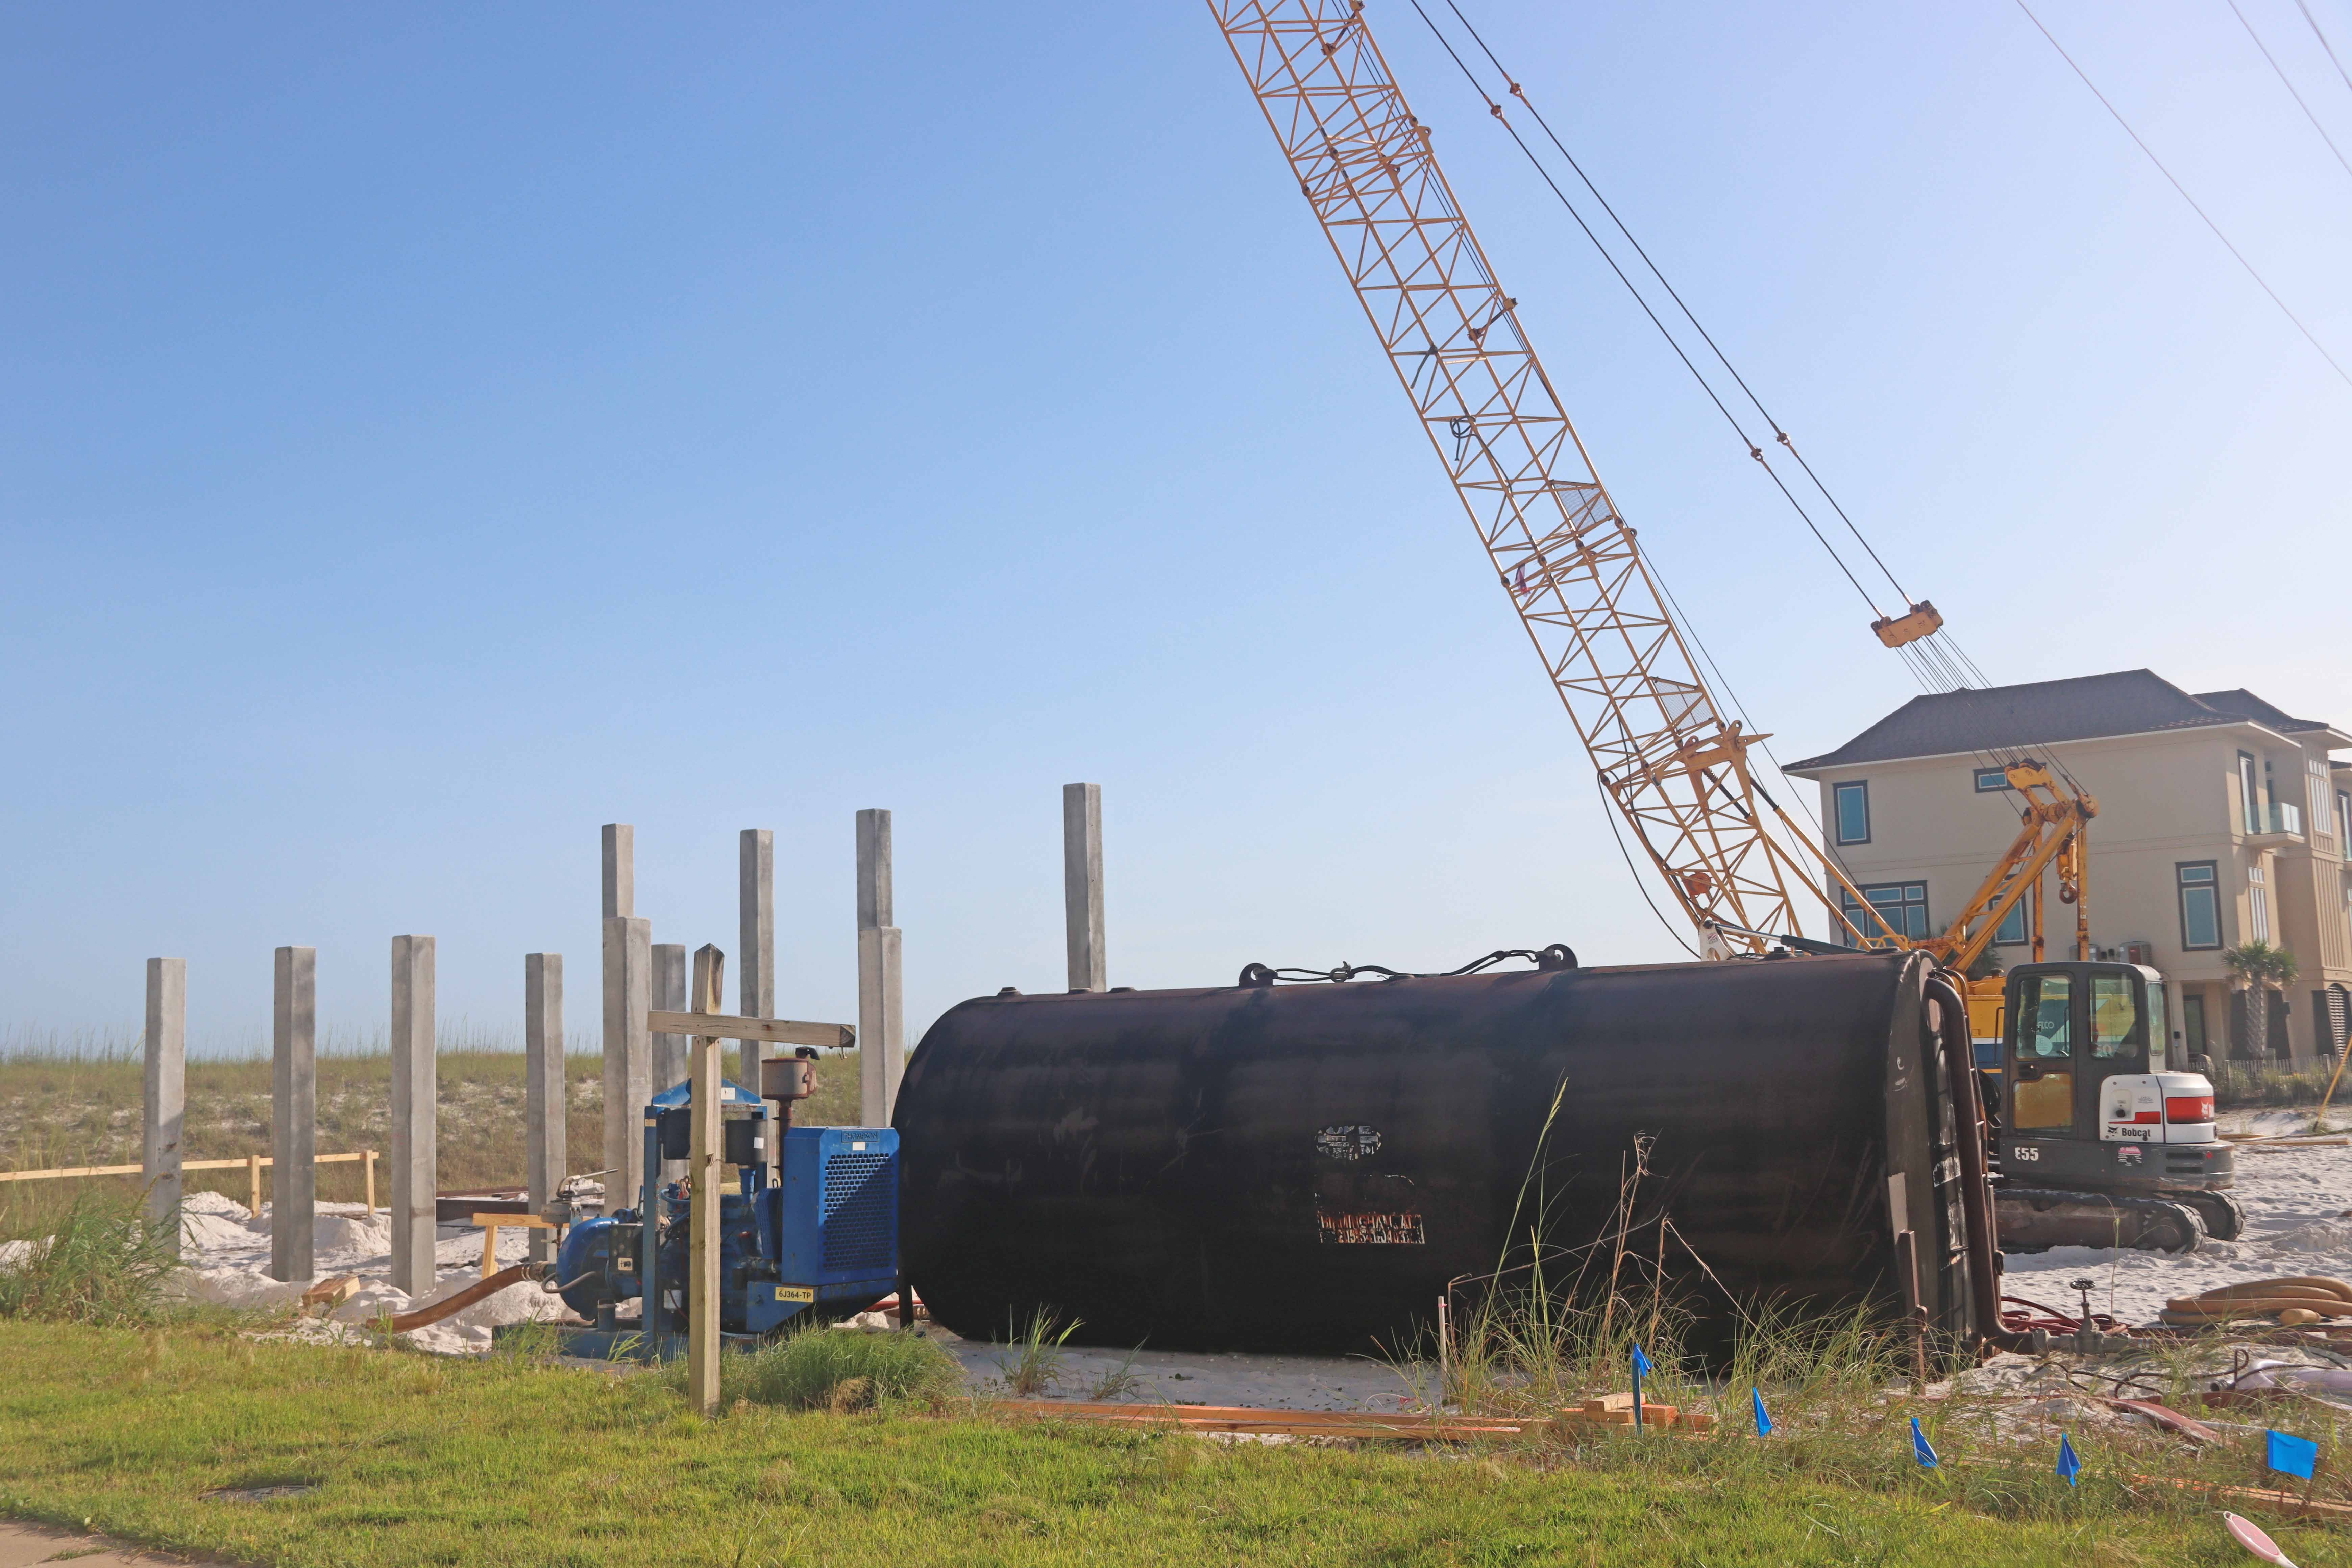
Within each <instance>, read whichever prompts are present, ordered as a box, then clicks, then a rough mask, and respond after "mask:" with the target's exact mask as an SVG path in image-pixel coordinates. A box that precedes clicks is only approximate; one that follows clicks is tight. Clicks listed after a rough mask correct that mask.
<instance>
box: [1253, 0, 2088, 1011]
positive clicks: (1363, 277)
mask: <svg viewBox="0 0 2352 1568" xmlns="http://www.w3.org/2000/svg"><path fill="white" fill-rule="evenodd" d="M1209 8H1210V10H1211V12H1212V13H1213V15H1214V16H1215V17H1216V21H1217V25H1218V26H1219V27H1220V28H1221V29H1222V30H1223V34H1224V37H1225V41H1226V42H1227V44H1228V45H1230V46H1231V47H1232V49H1233V54H1234V60H1235V62H1236V63H1237V64H1239V66H1240V67H1241V69H1242V74H1243V76H1244V78H1246V79H1247V80H1248V82H1249V85H1250V89H1251V91H1252V92H1253V93H1254V94H1255V96H1256V99H1257V102H1258V106H1259V108H1260V109H1262V110H1264V111H1265V120H1266V123H1267V125H1268V126H1269V127H1271V128H1272V130H1273V132H1274V134H1275V139H1276V142H1279V143H1280V144H1281V147H1282V151H1283V155H1284V156H1285V157H1286V158H1287V159H1288V160H1289V163H1290V167H1291V171H1292V173H1293V174H1295V175H1296V176H1297V181H1298V189H1299V192H1300V194H1301V195H1304V196H1305V197H1306V198H1307V204H1308V205H1310V206H1311V207H1312V208H1313V209H1314V211H1315V216H1316V217H1317V219H1318V221H1319V222H1320V223H1321V224H1322V226H1323V232H1324V234H1325V236H1326V237H1328V239H1329V240H1330V242H1331V248H1332V251H1333V253H1334V254H1335V255H1337V256H1338V258H1339V264H1340V266H1341V268H1343V269H1344V270H1345V271H1346V273H1347V275H1348V281H1349V284H1350V285H1351V286H1352V287H1353V288H1354V289H1355V291H1356V297H1357V299H1358V300H1360V302H1361V303H1362V305H1363V308H1364V313H1365V315H1366V316H1367V317H1368V318H1370V321H1371V323H1372V329H1373V331H1375V332H1376V333H1377V334H1378V335H1379V337H1380V340H1381V348H1382V349H1383V350H1384V351H1385V352H1386V353H1387V354H1388V357H1389V363H1390V365H1391V367H1392V368H1393V369H1394V371H1395V372H1396V376H1397V381H1398V383H1399V384H1401V385H1402V387H1403V388H1404V391H1405V395H1406V396H1407V397H1408V398H1410V399H1411V400H1412V406H1413V412H1414V414H1415V416H1417V417H1418V418H1419V419H1420V421H1421V424H1422V428H1423V432H1424V433H1425V434H1426V435H1427V436H1428V437H1429V441H1430V445H1431V447H1433V449H1434V450H1435V452H1436V453H1437V456H1438V459H1439V460H1440V461H1441V462H1442V463H1444V466H1445V470H1446V474H1447V477H1448V478H1450V479H1452V480H1453V481H1454V491H1455V493H1456V494H1457V495H1458V496H1459V497H1460V498H1461V501H1462V505H1463V509H1464V510H1465V511H1466V512H1467V513H1468V514H1469V517H1470V521H1471V523H1472V525H1473V526H1474V527H1475V528H1476V530H1477V531H1478V539H1479V542H1480V544H1481V545H1482V546H1483V547H1484V548H1485V550H1486V556H1487V559H1488V561H1489V562H1490V563H1492V565H1493V567H1494V570H1495V573H1496V576H1497V578H1498V579H1499V580H1500V582H1501V584H1502V585H1503V588H1504V591H1505V592H1506V593H1507V595H1509V596H1510V599H1511V604H1512V607H1513V608H1514V609H1515V610H1516V611H1517V614H1518V616H1519V620H1520V622H1521V624H1522V625H1523V626H1525V627H1526V628H1527V632H1528V638H1529V639H1530V641H1532V642H1533V644H1534V645H1535V649H1536V652H1537V655H1538V657H1539V658H1541V659H1542V660H1543V665H1544V670H1545V673H1546V675H1547V676H1548V678H1549V679H1550V681H1551V683H1552V687H1553V689H1554V690H1555V691H1556V692H1557V693H1558V694H1559V699H1560V701H1561V703H1562V704H1563V705H1564V706H1565V707H1566V708H1567V710H1568V716H1569V720H1570V722H1571V723H1572V724H1574V725H1575V727H1576V732H1577V735H1578V737H1579V738H1580V740H1581V741H1582V742H1584V747H1585V750H1586V752H1588V753H1589V754H1590V755H1591V759H1592V763H1593V766H1594V768H1595V770H1596V771H1597V773H1598V776H1599V781H1600V784H1601V791H1602V793H1603V794H1605V795H1607V796H1608V797H1609V800H1610V803H1611V805H1612V806H1613V807H1614V808H1615V809H1616V811H1617V812H1618V813H1619V814H1620V815H1621V816H1622V817H1623V818H1624V820H1625V821H1626V822H1627V823H1628V824H1630V825H1631V826H1632V828H1633V837H1634V838H1635V839H1636V841H1637V842H1639V843H1640V845H1641V846H1642V849H1643V853H1645V854H1646V855H1648V857H1649V858H1650V860H1651V863H1652V864H1653V865H1654V866H1655V867H1656V868H1657V869H1658V872H1659V875H1660V876H1661V877H1662V878H1663V879H1664V881H1665V884H1666V887H1667V889H1668V890H1669V891H1670V892H1671V893H1672V895H1673V896H1674V898H1675V900H1676V901H1677V902H1678V903H1679V904H1680V905H1681V907H1682V909H1683V911H1684V913H1685V915H1687V916H1688V917H1689V919H1690V921H1691V922H1692V925H1693V926H1694V927H1695V928H1696V931H1697V933H1698V939H1699V948H1700V952H1702V954H1703V955H1705V956H1706V957H1710V958H1727V957H1731V956H1733V955H1734V954H1735V953H1736V952H1740V951H1743V950H1744V951H1747V952H1763V951H1764V949H1765V947H1766V945H1767V943H1768V942H1769V941H1771V940H1774V939H1778V938H1783V937H1786V938H1791V939H1796V940H1797V941H1799V942H1802V940H1803V936H1804V931H1803V922H1802V921H1801V919H1800V917H1799V913H1798V909H1797V903H1798V898H1799V893H1800V889H1801V890H1802V892H1803V894H1804V895H1805V896H1809V897H1816V898H1819V899H1821V900H1822V902H1823V903H1824V904H1825V905H1826V907H1827V909H1828V911H1829V916H1830V920H1831V921H1832V922H1833V923H1832V925H1831V926H1830V928H1829V929H1830V931H1832V933H1836V932H1840V931H1842V932H1843V942H1844V944H1845V945H1848V946H1863V947H1874V948H1877V947H1902V948H1917V949H1924V950H1927V951H1928V952H1933V953H1935V954H1936V955H1937V958H1938V959H1939V960H1940V961H1942V962H1943V963H1946V964H1948V965H1949V966H1950V967H1951V968H1953V969H1954V970H1956V971H1958V972H1961V973H1966V971H1967V970H1968V969H1969V967H1970V966H1971V965H1972V964H1974V963H1976V961H1977V960H1978V958H1979V956H1980V955H1981V954H1982V953H1983V952H1984V951H1985V949H1986V947H1987V946H1988V944H1989V943H1990V942H1991V940H1992V935H1993V932H1994V931H1995V930H1997V929H1998V928H1999V926H2000V922H2001V921H2003V920H2005V919H2007V918H2008V916H2009V913H2010V911H2011V910H2012V909H2013V908H2014V907H2016V905H2017V903H2018V901H2019V900H2021V899H2022V898H2023V897H2024V896H2025V893H2026V891H2027V889H2030V888H2032V887H2033V886H2034V885H2035V884H2036V883H2037V882H2038V881H2039V880H2040V879H2041V878H2042V875H2043V874H2044V872H2045V871H2047V870H2049V869H2051V868H2053V867H2055V868H2056V869H2057V872H2058V877H2059V881H2060V887H2061V894H2060V896H2061V898H2062V900H2065V901H2071V902H2073V903H2074V905H2075V908H2076V910H2077V919H2076V937H2075V942H2076V948H2077V953H2076V956H2077V957H2081V958H2087V957H2088V956H2089V948H2088V927H2087V924H2086V923H2085V921H2084V916H2083V914H2082V912H2081V910H2082V907H2083V906H2082V903H2081V896H2082V892H2083V889H2084V868H2085V867H2084V832H2085V829H2086V827H2087V825H2088V823H2089V820H2090V818H2091V817H2092V816H2095V814H2096V812H2097V809H2098V808H2097V805H2096V803H2095V801H2093V800H2092V799H2091V798H2090V796H2088V795H2085V794H2084V793H2082V792H2081V791H2080V790H2078V789H2074V788H2073V787H2072V786H2071V784H2069V785H2068V786H2066V787H2062V786H2061V785H2060V784H2059V783H2058V782H2057V781H2056V780H2054V779H2053V776H2052V774H2051V772H2050V770H2049V769H2047V768H2046V767H2044V766H2042V764H2041V763H2038V762H2034V761H2031V760H2025V759H2019V760H2015V761H2011V762H2010V763H2007V765H2006V768H2005V771H2006V773H2008V776H2009V780H2010V784H2011V786H2012V787H2013V788H2014V789H2016V790H2017V791H2018V793H2019V795H2020V796H2021V799H2022V800H2023V801H2024V802H2025V805H2024V810H2023V821H2022V825H2021V828H2020V831H2019V833H2018V836H2017V838H2016V840H2015V842H2014V843H2012V844H2011V847H2010V848H2009V850H2008V852H2007V853H2006V854H2004V855H2003V856H2002V858H2000V862H1999V863H1998V864H1997V865H1996V866H1995V867H1994V868H1993V869H1992V870H1991V872H1990V873H1989V874H1988V875H1987V877H1986V878H1985V879H1984V881H1983V883H1982V884H1981V885H1980V886H1979V889H1977V891H1976V893H1975V894H1974V895H1973V896H1972V897H1971V898H1970V900H1969V903H1968V905H1967V906H1966V907H1965V908H1964V909H1963V910H1962V911H1961V913H1960V916H1959V918H1958V920H1956V921H1954V922H1953V923H1952V924H1951V925H1950V926H1949V927H1948V928H1947V929H1946V931H1944V932H1943V933H1942V934H1941V935H1938V936H1934V937H1928V938H1913V937H1909V936H1907V935H1906V934H1905V933H1904V932H1902V931H1897V930H1895V927H1894V926H1892V925H1891V924H1889V923H1888V922H1887V921H1886V919H1885V916H1884V915H1882V914H1881V913H1880V912H1879V911H1878V910H1876V909H1875V908H1874V907H1873V906H1872V905H1871V903H1870V901H1869V900H1867V899H1865V898H1864V896H1863V895H1862V893H1861V891H1860V890H1859V889H1856V888H1855V887H1854V886H1853V883H1852V882H1851V881H1850V880H1848V879H1847V878H1846V876H1845V874H1844V872H1843V870H1842V869H1840V868H1839V867H1838V866H1837V864H1836V862H1835V861H1834V860H1833V859H1832V858H1831V857H1830V856H1829V855H1827V854H1826V853H1824V852H1823V850H1822V847H1821V846H1820V845H1819V844H1818V843H1816V842H1815V841H1814V840H1813V838H1812V837H1811V836H1810V835H1808V834H1807V833H1806V832H1805V831H1804V830H1803V829H1802V828H1801V826H1798V824H1797V823H1795V822H1794V821H1792V820H1791V819H1790V816H1789V815H1788V814H1787V813H1786V812H1784V811H1783V810H1781V808H1780V805H1779V803H1778V802H1776V801H1775V800H1774V799H1773V798H1772V797H1771V795H1769V793H1768V792H1767V791H1766V790H1765V789H1764V787H1763V786H1762V784H1760V783H1759V781H1758V779H1757V777H1756V775H1755V772H1754V769H1753V768H1752V766H1751V764H1750V761H1749V757H1748V752H1749V750H1750V748H1752V747H1754V746H1755V745H1756V744H1757V743H1758V742H1759V741H1762V740H1763V739H1765V738H1766V737H1765V736H1763V735H1760V734H1755V733H1750V732H1748V731H1745V730H1744V729H1743V728H1742V726H1741V725H1740V723H1739V722H1738V721H1734V720H1727V718H1726V717H1725V714H1724V712H1723V710H1722V708H1721V707H1720V705H1719V704H1718V703H1717V701H1716V700H1715V697H1714V696H1713V695H1712V693H1710V691H1709V690H1708V689H1707V685H1706V680H1705V679H1703V678H1702V676H1701V674H1700V672H1699V668H1698V665H1697V662H1696V660H1694V659H1693V658H1692V657H1691V650H1690V647H1689V646H1688V644H1687V643H1686V641H1685V637H1684V634H1683V631H1682V629H1681V627H1680V626H1677V625H1676V624H1675V617H1674V616H1673V615H1671V614H1670V613H1669V605H1670V601H1669V599H1668V598H1667V596H1666V595H1665V594H1664V592H1663V591H1662V590H1661V588H1660V586H1659V584H1658V581H1657V579H1656V576H1655V574H1654V573H1653V572H1652V570H1651V568H1650V566H1649V564H1648V563H1646V562H1645V561H1644V560H1643V555H1642V552H1641V549H1640V547H1639V542H1638V541H1637V539H1636V537H1635V533H1634V531H1633V528H1632V526H1630V525H1629V524H1628V523H1627V522H1626V521H1624V519H1623V517H1622V515H1621V514H1620V513H1619V511H1618V510H1617V506H1616V503H1615V502H1614V501H1613V500H1611V498H1610V495H1609V491H1608V489H1607V487H1605V486H1604V485H1603V484H1602V483H1601V478H1600V475H1599V474H1598V473H1597V472H1596V471H1595V469H1594V468H1593V465H1592V459H1591V455H1590V454H1589V453H1588V452H1587V451H1586V450H1585V447H1584V444H1583V442H1582V441H1581V440H1580V438H1579V437H1578V436H1577V434H1576V429H1575V426H1573V425H1572V424H1570V420H1569V417H1568V414H1567V411H1566V410H1565V409H1564V408H1563V407H1562V406H1561V405H1560V401H1559V394H1558V393H1557V392H1556V391H1555V390H1554V387H1553V384H1552V382H1551V379H1550V377H1549V375H1547V374H1545V371H1544V367H1543V363H1542V361H1541V360H1540V359H1539V358H1538V356H1537V353H1536V351H1535V348H1534V346H1533V345H1532V344H1531V343H1530V342H1528V337H1527V333H1526V332H1525V331H1524V330H1523V329H1522V328H1521V326H1520V323H1519V320H1518V316H1517V300H1515V299H1514V298H1513V297H1512V296H1511V295H1510V293H1509V292H1508V291H1507V289H1505V288H1504V287H1503V285H1502V282H1501V280H1500V279H1498V278H1497V276H1496V272H1495V268H1494V267H1493V266H1492V264H1491V263H1490V262H1489V261H1488V259H1487V258H1486V252H1485V250H1484V249H1483V248H1481V247H1480V246H1479V243H1478V238H1477V236H1476V235H1475V234H1474V233H1473V232H1472V231H1471V227H1470V224H1469V221H1468V219H1466V218H1465V216H1463V214H1462V209H1461V205H1460V204H1459V203H1458V202H1456V201H1455V199H1454V191H1453V188H1452V187H1451V186H1450V185H1449V184H1447V182H1446V179H1445V175H1444V172H1443V171H1442V170H1441V169H1440V168H1439V167H1438V163H1437V157H1436V153H1435V152H1434V150H1433V146H1432V136H1431V132H1430V129H1429V128H1428V127H1427V126H1425V125H1424V124H1423V123H1422V121H1420V120H1419V119H1417V118H1416V117H1415V116H1414V115H1413V113H1412V110H1411V109H1410V108H1409V107H1408V106H1407V104H1406V102H1405V98H1404V94H1403V92H1402V90H1401V89H1399V88H1398V86H1397V84H1396V80H1395V79H1394V78H1393V77H1392V76H1391V74H1390V71H1389V67H1388V62H1387V60H1386V59H1385V58H1382V56H1381V50H1380V47H1379V45H1378V44H1376V43H1375V42H1374V41H1373V38H1372V35H1371V30H1370V26H1368V25H1367V24H1366V22H1365V19H1364V15H1363V4H1362V0H1209ZM1494 112H1496V114H1498V115H1499V114H1500V113H1501V112H1502V110H1500V109H1499V107H1496V108H1495V109H1494ZM1941 625H1942V618H1941V616H1938V615H1937V612H1936V610H1935V607H1934V606H1933V605H1929V604H1927V603H1924V602H1923V603H1921V604H1918V605H1912V606H1910V610H1909V613H1908V614H1906V615H1905V616H1898V617H1884V618H1882V619H1881V620H1879V621H1877V622H1875V623H1874V625H1873V628H1872V629H1873V630H1874V632H1876V633H1877V635H1878V637H1879V638H1880V640H1881V641H1882V642H1884V643H1885V644H1886V646H1887V647H1891V648H1892V647H1904V646H1906V644H1908V643H1910V642H1912V641H1915V640H1917V639H1918V638H1921V637H1928V636H1932V635H1933V634H1934V632H1935V631H1936V630H1937V628H1938V627H1940V626H1941ZM1841 895H1843V896H1841ZM1849 908H1851V909H1853V910H1860V911H1863V913H1862V916H1861V918H1860V919H1859V920H1857V919H1855V918H1854V917H1853V916H1851V915H1849V914H1848V913H1847V912H1846V911H1847V909H1849ZM2027 918H2028V921H2029V922H2030V923H2031V925H2032V944H2033V955H2034V957H2035V958H2036V959H2037V960H2038V959H2040V958H2041V957H2042V931H2041V909H2040V900H2033V901H2032V903H2030V904H2029V905H2028V914H2027ZM1970 992H1971V995H1970V1003H1971V1005H1970V1012H1971V1014H1972V1015H1979V1016H1981V1015H1980V1014H1979V1008H1980V1006H1981V1005H1985V1004H1986V1003H1987V1002H1988V1001H1989V1004H1990V1008H1991V1009H1992V1016H1994V1017H1995V1018H1997V1017H1998V1012H1999V1007H2000V996H1999V983H1998V982H1997V981H1995V982H1993V983H1992V984H1990V986H1983V985H1979V986H1972V987H1971V988H1970ZM1997 1027H1998V1026H1997V1024H1996V1025H1995V1028H1996V1029H1997Z"/></svg>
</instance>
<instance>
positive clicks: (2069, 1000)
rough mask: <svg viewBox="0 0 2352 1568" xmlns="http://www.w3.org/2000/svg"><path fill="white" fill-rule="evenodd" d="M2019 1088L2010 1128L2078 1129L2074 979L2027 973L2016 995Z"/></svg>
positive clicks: (2068, 975) (2016, 1090) (2014, 1096)
mask: <svg viewBox="0 0 2352 1568" xmlns="http://www.w3.org/2000/svg"><path fill="white" fill-rule="evenodd" d="M2016 1018H2017V1086H2016V1089H2015V1090H2014V1091H2013V1096H2012V1098H2013V1100H2014V1103H2013V1104H2012V1106H2011V1111H2010V1125H2011V1127H2014V1128H2016V1129H2018V1130H2019V1131H2028V1130H2032V1129H2044V1130H2049V1129H2062V1128H2071V1127H2073V1126H2074V976H2073V975H2071V974H2028V975H2024V976H2022V977H2021V981H2020V983H2019V987H2018V995H2017V1011H2016Z"/></svg>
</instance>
